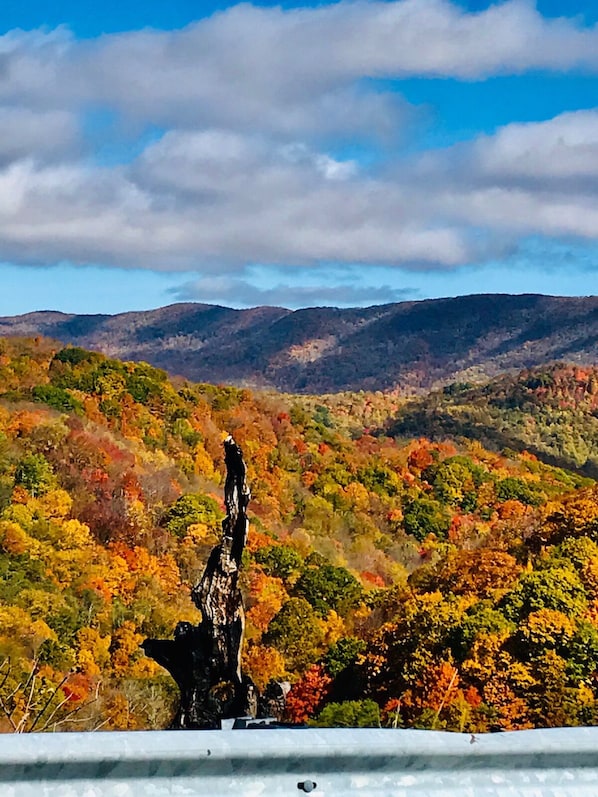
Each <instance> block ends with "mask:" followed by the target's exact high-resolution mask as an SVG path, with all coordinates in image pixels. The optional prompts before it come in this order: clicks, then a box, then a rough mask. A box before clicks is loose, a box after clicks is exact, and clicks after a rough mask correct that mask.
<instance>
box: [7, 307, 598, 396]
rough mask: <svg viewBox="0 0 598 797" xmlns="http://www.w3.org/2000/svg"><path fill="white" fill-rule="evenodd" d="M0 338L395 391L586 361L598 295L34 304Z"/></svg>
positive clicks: (272, 379) (286, 387)
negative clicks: (147, 306) (241, 305)
mask: <svg viewBox="0 0 598 797" xmlns="http://www.w3.org/2000/svg"><path fill="white" fill-rule="evenodd" d="M0 335H3V336H36V335H43V336H47V337H51V338H54V339H57V340H59V341H61V342H63V343H66V344H73V345H77V346H82V347H84V348H89V349H95V350H98V351H101V352H103V353H105V354H107V355H109V356H111V357H118V358H120V359H125V360H144V361H147V362H149V363H151V364H152V365H155V366H157V367H160V368H164V369H165V370H167V371H168V372H170V373H171V374H178V375H181V376H184V377H186V378H188V379H191V380H194V381H203V382H213V383H229V384H237V385H249V386H255V387H274V388H276V389H278V390H282V391H288V392H295V393H300V392H303V393H325V392H335V391H340V390H361V389H363V390H387V389H392V388H397V387H399V388H401V389H402V390H404V391H406V392H412V393H413V392H418V391H421V390H425V389H429V388H433V387H439V386H442V385H444V384H447V383H449V382H453V381H456V380H466V381H477V380H482V379H487V378H492V377H494V376H496V375H498V374H500V373H503V372H505V371H514V370H520V369H522V368H530V367H534V366H537V365H544V364H547V363H549V362H555V361H558V360H567V361H569V362H574V363H581V364H592V363H597V362H598V296H586V297H559V296H544V295H542V294H521V295H511V294H473V295H469V296H459V297H455V298H446V299H426V300H422V301H409V302H400V303H395V304H386V305H375V306H372V307H366V308H348V309H339V308H334V307H311V308H305V309H300V310H295V311H292V310H288V309H286V308H283V307H265V306H264V307H254V308H251V309H247V310H236V309H232V308H229V307H223V306H220V305H209V304H196V303H181V304H173V305H168V306H166V307H161V308H158V309H155V310H147V311H131V312H126V313H119V314H117V315H105V314H97V315H78V314H69V313H60V312H56V311H38V312H32V313H27V314H25V315H20V316H12V317H3V318H0Z"/></svg>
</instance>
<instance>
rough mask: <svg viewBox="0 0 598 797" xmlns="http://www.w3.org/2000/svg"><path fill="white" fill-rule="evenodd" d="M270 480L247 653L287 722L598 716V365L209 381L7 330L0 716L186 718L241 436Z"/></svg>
mask: <svg viewBox="0 0 598 797" xmlns="http://www.w3.org/2000/svg"><path fill="white" fill-rule="evenodd" d="M227 433H232V434H233V435H234V438H235V440H236V441H237V442H238V443H239V445H240V446H241V447H242V449H243V452H244V456H245V460H246V462H247V466H248V472H247V479H248V482H249V484H250V486H251V491H252V496H253V497H252V501H251V504H250V507H249V514H250V533H249V541H248V545H247V548H246V550H245V553H244V563H243V571H242V573H243V574H242V588H243V594H244V599H245V607H246V621H247V624H246V635H245V646H244V651H243V667H244V671H246V672H247V673H248V674H249V675H250V676H251V677H252V678H253V680H254V681H255V683H256V684H257V685H258V687H260V688H263V687H265V686H266V684H267V683H268V682H269V681H270V680H271V679H275V680H288V681H289V682H290V683H291V684H292V688H291V692H290V694H289V698H288V702H287V709H286V711H287V715H286V720H287V721H288V722H292V723H306V724H310V725H316V726H378V725H381V726H383V727H415V728H433V729H446V730H451V731H463V732H469V733H476V732H486V731H499V730H513V729H523V728H533V727H552V726H572V725H595V724H598V483H597V482H596V481H595V478H597V477H598V368H596V367H594V368H591V367H581V366H579V365H567V364H555V365H550V366H544V367H541V368H535V369H530V370H526V371H522V372H520V373H519V374H517V375H506V376H499V377H497V378H496V379H494V380H492V381H490V382H487V383H484V384H470V383H455V384H452V385H447V386H445V387H444V388H443V389H440V390H438V391H436V392H435V393H431V394H429V395H425V396H419V397H416V398H413V397H407V395H403V394H402V393H401V390H400V387H399V388H397V389H395V390H392V391H388V392H373V393H367V392H363V391H361V392H355V393H337V394H331V395H325V396H299V395H290V394H281V393H275V392H273V391H268V392H252V391H250V390H248V389H242V388H235V387H227V386H214V385H211V384H195V383H192V382H189V381H186V380H184V379H183V378H170V377H168V375H167V374H166V372H164V371H161V370H158V369H156V368H154V367H152V366H150V365H147V364H145V363H132V362H121V361H118V360H113V359H109V358H107V357H106V356H104V355H102V354H99V353H94V352H90V351H86V350H84V349H82V348H77V347H66V348H63V347H62V346H61V344H58V343H56V342H53V341H51V340H47V339H44V338H5V339H0V730H2V731H5V732H30V731H54V730H60V731H62V730H64V731H67V730H126V729H129V730H134V729H155V728H163V727H166V726H167V725H168V722H169V719H170V717H171V716H172V714H173V712H174V710H175V706H176V700H177V694H176V687H175V685H174V682H173V681H172V679H171V678H170V676H169V675H168V674H167V673H166V671H165V670H163V669H162V668H160V667H159V666H158V665H157V664H156V663H155V662H154V661H153V660H151V659H149V658H148V657H146V656H145V655H144V653H143V650H142V649H141V648H140V643H141V642H142V641H143V639H144V638H145V637H157V638H168V637H171V636H172V632H173V629H174V626H175V625H176V623H177V622H178V621H180V620H188V621H190V622H192V623H197V622H198V621H199V616H198V612H197V610H196V609H195V608H194V606H193V603H192V602H191V600H190V591H191V587H192V586H193V584H194V583H195V581H196V580H197V578H198V577H199V576H200V575H201V572H202V570H203V567H204V564H205V561H206V558H207V555H208V554H209V552H210V550H211V548H212V547H213V546H214V545H215V543H216V542H217V540H218V537H219V533H220V524H221V521H222V518H223V517H224V507H223V501H222V496H223V492H222V484H223V478H224V473H225V471H224V461H223V450H222V440H223V438H224V436H225V435H226V434H227Z"/></svg>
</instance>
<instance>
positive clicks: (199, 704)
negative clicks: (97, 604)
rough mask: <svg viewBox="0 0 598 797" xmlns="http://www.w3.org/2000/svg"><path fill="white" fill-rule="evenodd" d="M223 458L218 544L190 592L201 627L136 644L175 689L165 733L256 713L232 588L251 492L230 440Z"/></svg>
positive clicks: (239, 607) (185, 626)
mask: <svg viewBox="0 0 598 797" xmlns="http://www.w3.org/2000/svg"><path fill="white" fill-rule="evenodd" d="M224 455H225V463H226V482H225V485H224V501H225V505H226V517H225V518H224V520H223V521H222V539H221V541H220V543H219V544H218V545H217V546H216V547H215V548H214V549H213V550H212V552H211V554H210V556H209V558H208V563H207V565H206V568H205V570H204V573H203V576H202V577H201V579H200V580H199V581H198V582H197V584H196V585H195V586H194V587H193V590H192V593H191V598H192V600H193V603H194V604H195V605H196V606H197V608H198V609H199V610H200V611H201V616H202V619H201V622H200V623H199V625H196V626H194V625H192V624H191V623H184V622H181V623H178V625H177V626H176V629H175V632H174V639H146V640H145V641H144V642H143V643H142V648H143V650H144V651H145V653H146V654H147V655H148V656H150V657H151V658H152V659H154V660H155V661H157V662H158V664H160V665H161V666H162V667H164V668H165V669H167V670H168V672H169V673H170V674H171V675H172V677H173V678H174V680H175V681H176V683H177V685H178V687H179V690H180V693H181V699H180V706H179V709H178V711H177V713H176V715H175V718H174V720H173V722H172V724H171V726H170V727H171V728H180V729H200V728H205V729H210V728H212V729H213V728H219V727H220V720H221V719H227V718H228V719H230V718H234V717H244V716H250V717H255V716H256V714H257V705H258V693H257V689H256V687H255V685H254V684H253V682H252V681H251V679H250V678H248V677H246V676H243V674H242V673H241V645H242V643H243V632H244V628H245V615H244V612H243V600H242V596H241V591H240V589H239V585H238V581H239V569H240V567H241V557H242V554H243V549H244V547H245V543H246V540H247V530H248V526H249V524H248V520H247V513H246V510H247V505H248V504H249V500H250V498H251V493H250V491H249V488H248V486H247V482H246V480H245V473H246V467H245V462H244V461H243V453H242V451H241V449H240V448H239V446H238V445H237V444H236V443H235V441H234V440H233V438H232V437H231V436H230V435H229V436H228V437H227V438H226V440H225V441H224Z"/></svg>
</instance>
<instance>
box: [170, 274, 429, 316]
mask: <svg viewBox="0 0 598 797" xmlns="http://www.w3.org/2000/svg"><path fill="white" fill-rule="evenodd" d="M170 293H171V294H172V295H173V296H174V297H175V298H176V299H177V300H179V301H195V302H210V303H211V302H216V303H219V302H223V303H225V304H226V305H228V306H230V305H233V306H237V307H238V306H258V305H271V306H272V305H275V306H276V305H277V306H281V307H288V308H291V309H295V308H298V307H313V306H315V305H326V304H332V305H335V306H337V307H338V306H340V305H345V306H347V307H356V306H358V305H362V306H363V305H367V304H384V303H387V302H398V301H401V300H404V299H407V298H414V296H415V295H416V294H417V291H415V290H413V289H411V288H392V287H391V286H390V285H381V286H379V287H375V286H371V285H355V284H353V285H346V284H345V285H343V284H341V285H335V286H326V285H324V286H323V285H296V284H293V285H290V284H285V283H281V284H277V285H275V286H274V287H272V288H258V287H256V286H255V285H253V284H251V283H250V282H249V281H248V280H245V279H239V278H234V277H233V278H230V277H202V278H200V279H198V280H194V281H191V282H187V283H185V284H184V285H181V286H179V287H178V288H174V289H172V290H171V291H170Z"/></svg>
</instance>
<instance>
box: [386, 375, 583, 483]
mask: <svg viewBox="0 0 598 797" xmlns="http://www.w3.org/2000/svg"><path fill="white" fill-rule="evenodd" d="M385 430H386V433H387V434H392V435H393V436H397V435H401V436H406V437H410V436H412V435H414V434H421V435H426V436H427V437H430V438H431V439H434V440H443V439H445V438H446V437H456V438H457V439H459V438H466V439H470V440H479V441H481V442H482V443H483V444H484V445H488V446H491V447H492V448H495V449H496V448H498V449H499V450H501V449H504V448H513V449H515V450H517V451H523V450H527V451H532V452H534V453H535V454H537V455H538V456H539V457H541V458H543V459H544V461H548V462H552V463H554V464H558V465H562V466H564V467H568V468H573V469H578V470H580V471H582V472H585V473H587V474H588V475H591V476H593V477H594V478H597V477H598V367H596V366H594V367H580V366H571V365H565V364H556V365H551V366H547V367H544V368H535V369H531V370H526V371H522V372H521V373H520V374H518V375H508V374H506V375H504V376H502V377H499V378H497V379H495V380H493V381H492V382H489V383H487V384H484V385H474V384H471V383H464V382H458V383H453V384H451V385H447V386H446V387H445V388H444V389H443V390H441V391H437V392H435V393H432V394H430V395H429V396H426V397H424V398H422V399H417V400H414V401H412V402H409V403H407V404H404V405H403V406H402V407H400V409H399V410H398V412H397V414H396V416H395V418H393V419H392V420H391V421H390V422H387V423H386V424H385Z"/></svg>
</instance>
